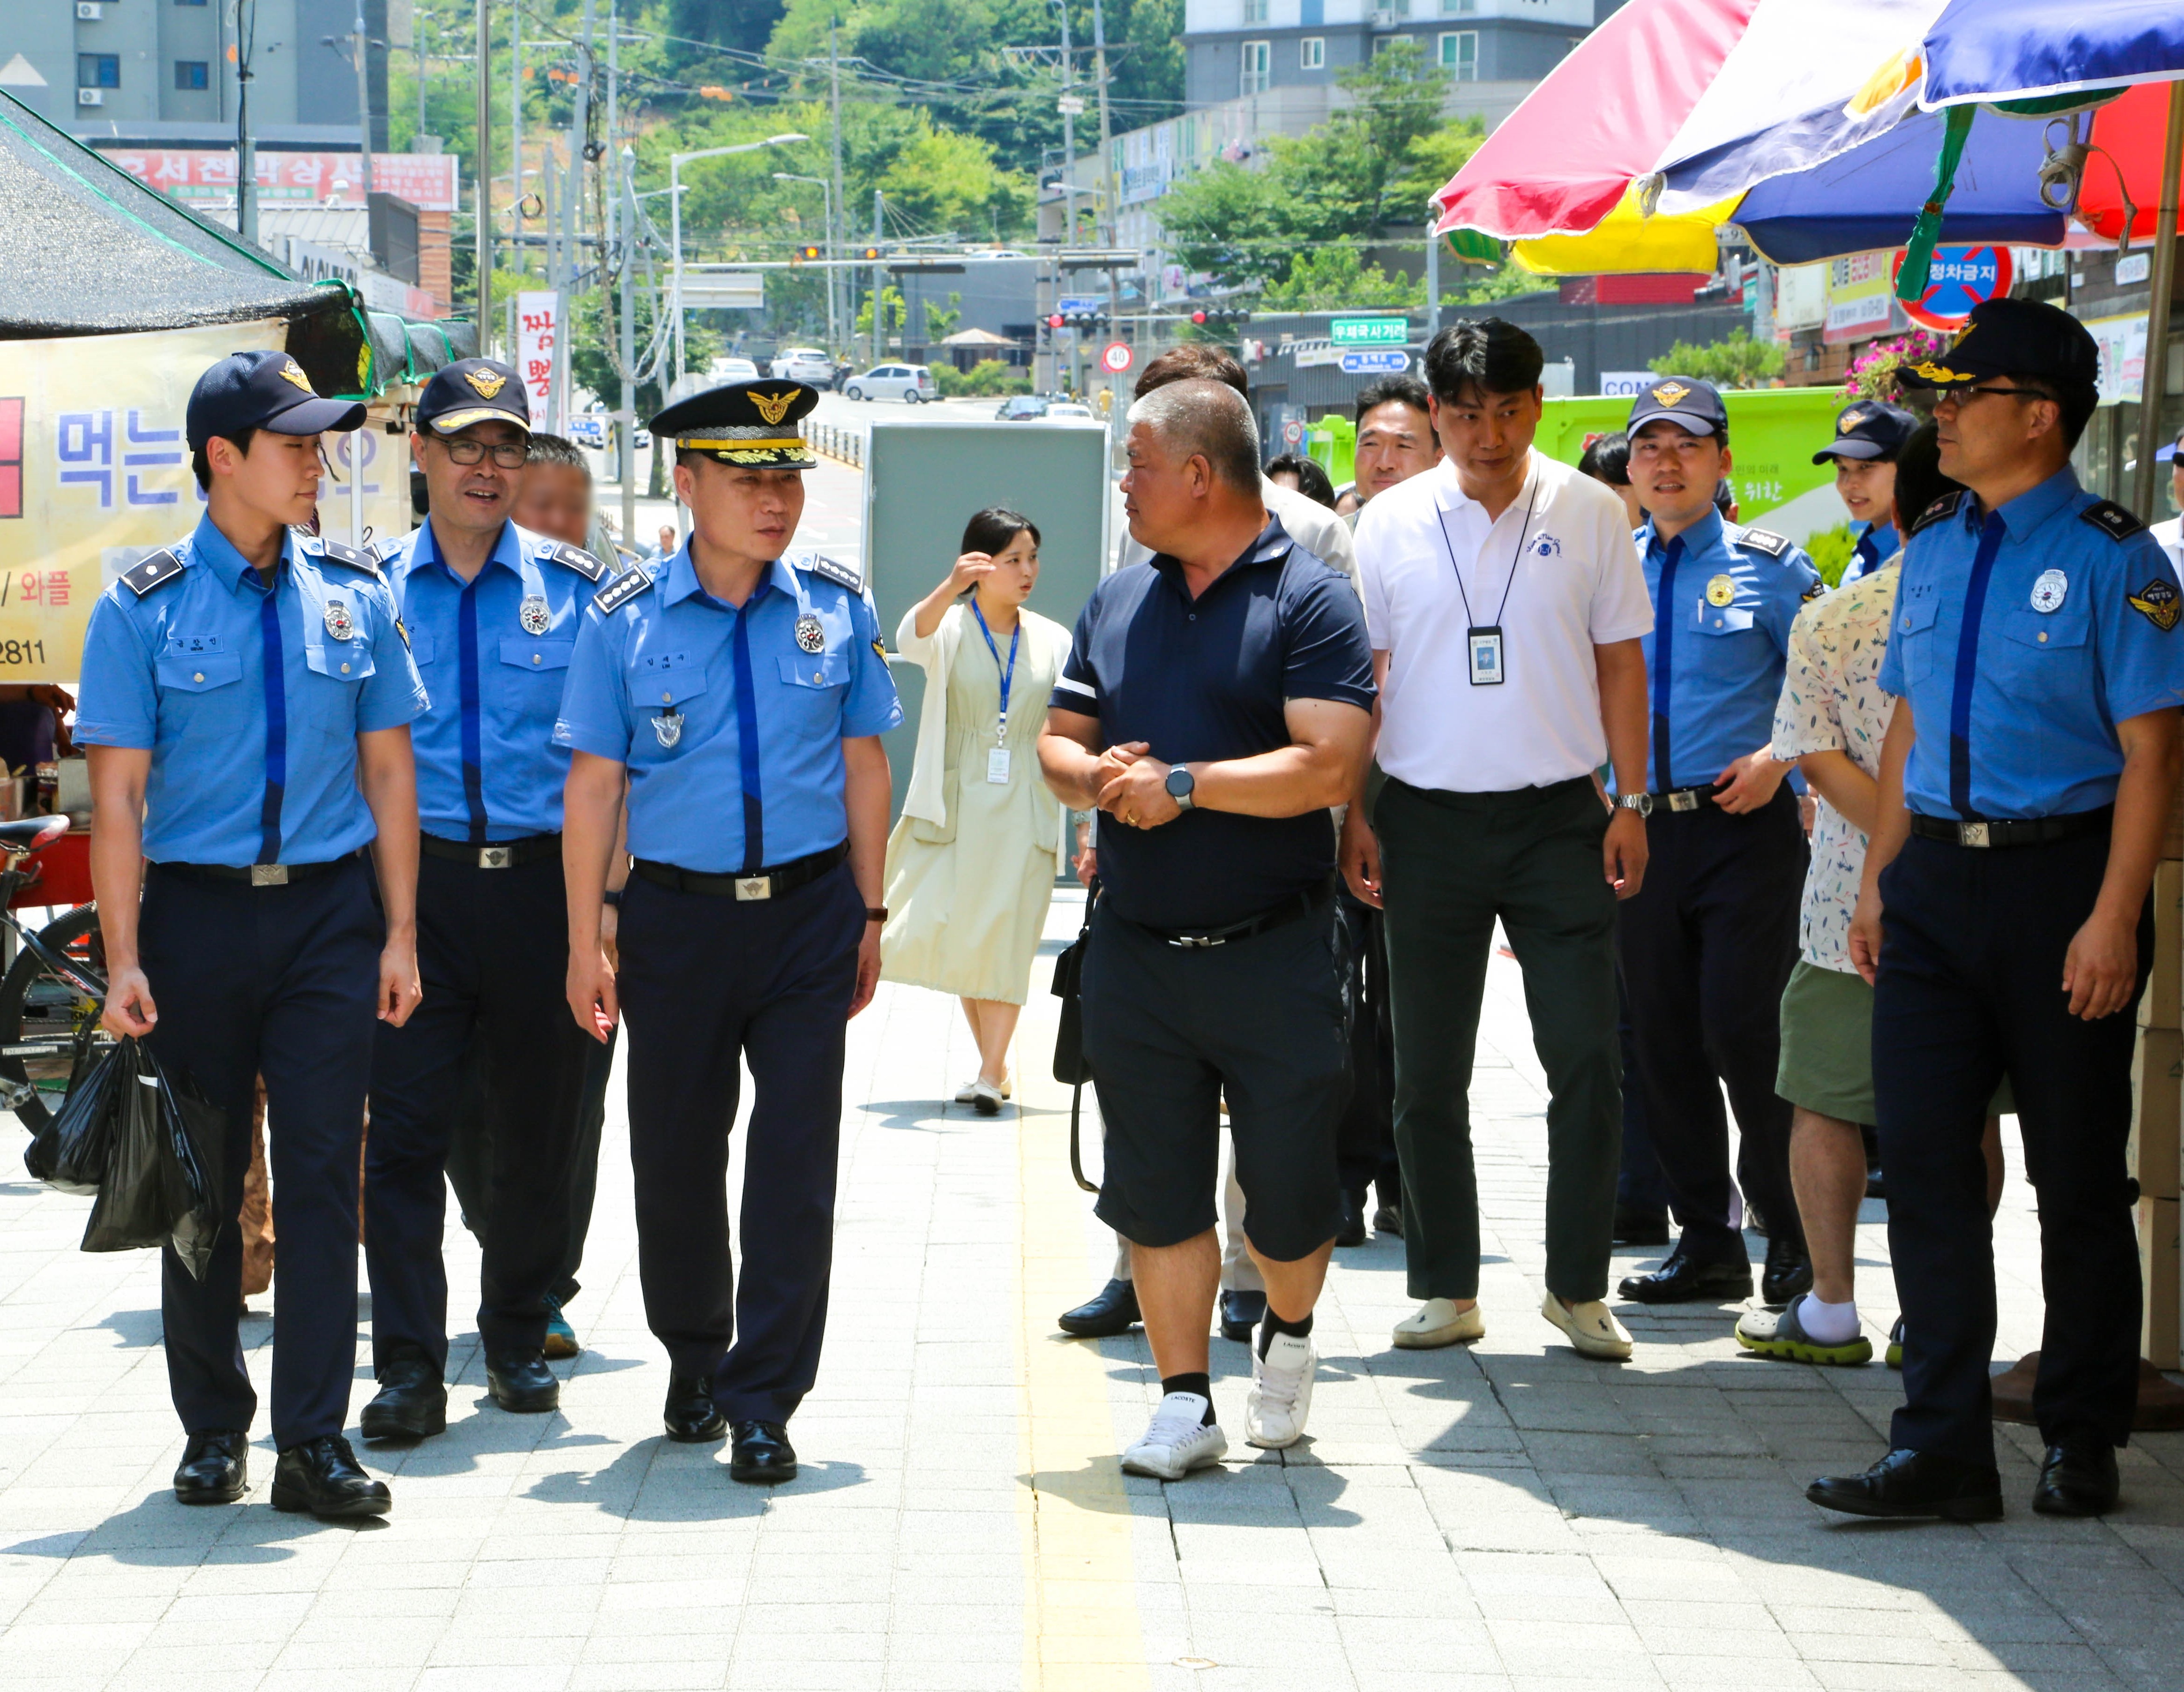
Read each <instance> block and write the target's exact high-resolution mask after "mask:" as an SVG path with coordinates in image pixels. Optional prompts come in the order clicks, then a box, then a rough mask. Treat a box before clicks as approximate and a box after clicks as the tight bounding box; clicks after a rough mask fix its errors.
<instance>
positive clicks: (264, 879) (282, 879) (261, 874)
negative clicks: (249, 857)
mask: <svg viewBox="0 0 2184 1692" xmlns="http://www.w3.org/2000/svg"><path fill="white" fill-rule="evenodd" d="M250 885H252V886H253V887H286V886H287V885H288V866H287V864H285V863H253V864H252V865H251V866H250Z"/></svg>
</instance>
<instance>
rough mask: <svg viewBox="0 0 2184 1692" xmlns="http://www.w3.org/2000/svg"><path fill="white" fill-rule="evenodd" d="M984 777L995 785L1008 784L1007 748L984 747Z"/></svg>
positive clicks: (1002, 785)
mask: <svg viewBox="0 0 2184 1692" xmlns="http://www.w3.org/2000/svg"><path fill="white" fill-rule="evenodd" d="M986 779H987V780H988V781H989V782H991V783H993V784H994V785H995V786H996V787H1004V786H1006V785H1008V779H1009V749H1008V748H1007V747H1006V746H989V747H988V748H987V749H986Z"/></svg>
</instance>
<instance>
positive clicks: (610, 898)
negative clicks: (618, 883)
mask: <svg viewBox="0 0 2184 1692" xmlns="http://www.w3.org/2000/svg"><path fill="white" fill-rule="evenodd" d="M599 902H600V903H601V904H603V905H615V906H619V905H620V904H621V888H619V887H610V888H607V889H606V890H605V891H604V892H602V893H601V894H600V895H599Z"/></svg>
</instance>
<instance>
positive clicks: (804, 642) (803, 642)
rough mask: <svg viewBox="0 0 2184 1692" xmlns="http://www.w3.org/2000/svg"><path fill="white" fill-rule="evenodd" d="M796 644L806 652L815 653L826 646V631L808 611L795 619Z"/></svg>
mask: <svg viewBox="0 0 2184 1692" xmlns="http://www.w3.org/2000/svg"><path fill="white" fill-rule="evenodd" d="M796 644H797V645H798V646H799V648H801V649H802V650H803V651H806V652H816V651H821V650H822V649H823V648H824V647H825V646H826V645H827V629H826V626H825V625H824V624H822V623H821V622H820V621H819V619H818V618H817V617H814V616H813V615H812V614H811V612H810V611H805V613H804V615H803V616H801V617H798V618H797V619H796Z"/></svg>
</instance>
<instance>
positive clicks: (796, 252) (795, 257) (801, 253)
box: [788, 247, 819, 265]
mask: <svg viewBox="0 0 2184 1692" xmlns="http://www.w3.org/2000/svg"><path fill="white" fill-rule="evenodd" d="M818 256H819V248H816V247H794V248H790V249H789V254H788V262H789V263H790V264H792V265H803V264H809V263H810V262H811V260H814V259H816V258H817V257H818Z"/></svg>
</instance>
